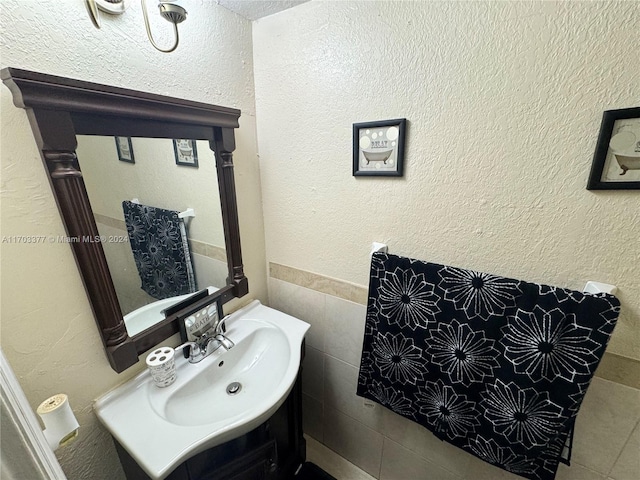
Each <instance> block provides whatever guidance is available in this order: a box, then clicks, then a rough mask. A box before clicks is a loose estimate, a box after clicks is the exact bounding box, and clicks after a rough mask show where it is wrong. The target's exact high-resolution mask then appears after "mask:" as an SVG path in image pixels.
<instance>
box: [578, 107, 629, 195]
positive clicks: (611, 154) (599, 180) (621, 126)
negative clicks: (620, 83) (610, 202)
mask: <svg viewBox="0 0 640 480" xmlns="http://www.w3.org/2000/svg"><path fill="white" fill-rule="evenodd" d="M611 189H624V190H628V189H640V107H634V108H624V109H621V110H607V111H606V112H604V114H603V116H602V124H601V126H600V136H599V137H598V143H597V145H596V152H595V155H594V157H593V164H592V165H591V173H590V175H589V182H588V183H587V190H611Z"/></svg>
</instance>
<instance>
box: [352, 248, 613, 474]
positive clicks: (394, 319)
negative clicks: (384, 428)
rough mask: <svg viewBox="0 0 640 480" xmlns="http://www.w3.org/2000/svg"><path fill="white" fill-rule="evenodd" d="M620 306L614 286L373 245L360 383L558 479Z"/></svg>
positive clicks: (452, 434) (401, 410) (514, 467)
mask: <svg viewBox="0 0 640 480" xmlns="http://www.w3.org/2000/svg"><path fill="white" fill-rule="evenodd" d="M619 311H620V303H619V301H618V300H617V299H616V298H615V297H614V296H612V295H608V294H596V295H592V294H585V293H581V292H577V291H573V290H566V289H562V288H557V287H551V286H547V285H537V284H533V283H527V282H523V281H518V280H513V279H510V278H503V277H498V276H495V275H489V274H486V273H480V272H475V271H472V270H464V269H461V268H454V267H449V266H443V265H437V264H434V263H426V262H421V261H418V260H412V259H409V258H404V257H399V256H395V255H387V254H384V253H376V254H374V256H373V259H372V262H371V277H370V284H369V300H368V305H367V318H366V329H365V335H364V345H363V353H362V360H361V365H360V375H359V380H358V390H357V393H358V395H360V396H362V397H366V398H369V399H371V400H374V401H376V402H378V403H380V404H381V405H383V406H385V407H387V408H389V409H391V410H393V411H394V412H396V413H398V414H400V415H403V416H404V417H406V418H409V419H411V420H413V421H415V422H417V423H419V424H420V425H422V426H424V427H426V428H427V429H429V430H430V431H431V432H433V433H434V434H435V435H436V436H438V437H439V438H440V439H442V440H445V441H447V442H449V443H452V444H453V445H456V446H458V447H460V448H462V449H464V450H466V451H467V452H469V453H471V454H473V455H475V456H477V457H479V458H481V459H482V460H485V461H487V462H489V463H491V464H493V465H496V466H498V467H500V468H502V469H504V470H508V471H510V472H512V473H515V474H518V475H521V476H523V477H525V478H530V479H537V480H552V479H553V478H554V477H555V473H556V470H557V468H558V462H559V461H560V457H561V454H562V450H563V447H564V445H565V442H566V441H567V439H568V436H569V433H570V431H571V429H572V427H573V423H574V420H575V416H576V414H577V412H578V408H579V407H580V403H581V402H582V399H583V397H584V394H585V393H586V390H587V387H588V385H589V383H590V381H591V378H592V376H593V374H594V372H595V370H596V367H597V366H598V363H599V362H600V359H601V358H602V355H603V354H604V351H605V348H606V345H607V342H608V340H609V337H610V335H611V333H612V331H613V328H614V326H615V323H616V320H617V317H618V314H619Z"/></svg>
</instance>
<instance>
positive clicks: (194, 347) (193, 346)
mask: <svg viewBox="0 0 640 480" xmlns="http://www.w3.org/2000/svg"><path fill="white" fill-rule="evenodd" d="M186 347H191V352H190V354H189V357H190V358H193V357H195V356H197V355H200V345H198V344H197V343H196V342H184V343H183V344H182V345H178V346H177V347H176V348H174V350H175V351H176V352H179V351H180V350H182V349H184V348H186Z"/></svg>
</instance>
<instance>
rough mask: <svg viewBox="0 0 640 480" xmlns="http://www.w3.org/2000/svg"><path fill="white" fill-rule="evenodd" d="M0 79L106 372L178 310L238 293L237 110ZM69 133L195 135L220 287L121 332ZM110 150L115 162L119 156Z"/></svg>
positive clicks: (16, 74) (14, 75)
mask: <svg viewBox="0 0 640 480" xmlns="http://www.w3.org/2000/svg"><path fill="white" fill-rule="evenodd" d="M1 78H2V81H3V82H4V84H5V85H6V86H7V87H8V88H9V90H11V92H12V95H13V102H14V105H16V106H17V107H19V108H23V109H25V110H26V112H27V116H28V118H29V122H30V124H31V128H32V130H33V134H34V137H35V140H36V143H37V145H38V148H39V150H40V153H41V156H42V160H43V162H44V166H45V169H46V170H47V172H48V176H49V181H50V184H51V188H52V190H53V195H54V198H55V200H56V203H57V205H58V209H59V211H60V214H61V216H62V220H63V223H64V226H65V229H66V232H67V235H68V238H70V239H75V240H76V241H71V242H69V244H70V246H71V248H72V250H73V253H74V256H75V259H76V263H77V265H78V269H79V271H80V275H81V277H82V281H83V283H84V286H85V289H86V292H87V296H88V298H89V302H90V304H91V308H92V310H93V314H94V317H95V320H96V324H97V326H98V330H99V332H100V336H101V338H102V341H103V344H104V347H105V352H106V355H107V358H108V359H109V363H110V364H111V366H112V368H113V369H114V370H115V371H117V372H122V371H123V370H125V369H126V368H128V367H130V366H131V365H133V364H135V363H136V362H137V361H138V356H139V355H140V354H141V353H143V352H145V351H146V350H148V349H149V348H151V347H153V346H154V345H157V344H158V343H160V342H161V341H163V340H164V339H166V338H168V337H170V336H171V335H173V334H175V333H177V332H178V331H179V328H178V320H177V318H178V317H179V316H181V315H184V314H185V313H186V311H187V310H193V309H194V308H198V307H200V306H205V305H208V304H210V303H211V302H213V301H215V300H218V299H220V301H221V302H222V303H226V302H228V301H229V300H231V299H232V298H235V297H241V296H243V295H246V294H247V293H248V281H247V278H246V276H245V275H244V269H243V263H242V252H241V248H240V229H239V224H238V211H237V201H236V191H235V181H234V171H233V151H234V150H235V137H234V129H235V128H238V126H239V125H238V118H239V117H240V111H239V110H237V109H233V108H227V107H220V106H215V105H209V104H205V103H200V102H193V101H188V100H182V99H176V98H171V97H166V96H162V95H155V94H151V93H145V92H139V91H135V90H129V89H124V88H119V87H112V86H107V85H100V84H96V83H90V82H85V81H80V80H74V79H69V78H64V77H58V76H53V75H47V74H42V73H37V72H31V71H27V70H20V69H15V68H5V69H3V70H2V71H1ZM79 136H107V137H128V138H131V137H133V138H134V139H135V138H147V139H168V140H175V139H189V140H192V141H194V145H195V141H200V143H202V142H201V141H205V142H208V147H209V149H210V150H211V151H212V152H213V155H214V156H215V172H216V173H217V185H216V182H215V179H213V178H212V179H211V185H210V189H211V190H213V191H215V190H216V189H217V190H218V192H219V200H220V214H221V224H222V229H223V233H224V252H226V264H227V267H228V268H227V270H228V277H227V278H226V282H225V284H224V285H222V286H220V287H219V288H218V289H217V290H216V291H215V292H213V293H211V294H209V295H208V296H206V297H205V298H202V299H201V300H199V301H198V302H197V303H194V304H193V305H191V306H190V307H187V308H185V309H183V310H181V311H179V312H176V313H174V314H172V315H170V316H168V317H166V318H165V319H164V320H162V321H161V322H159V323H157V324H155V325H153V326H151V327H149V328H147V329H145V330H143V331H142V332H140V333H137V334H135V335H133V336H129V334H128V333H127V329H126V327H125V322H124V318H123V312H122V308H121V306H120V303H119V300H118V296H117V294H116V288H115V286H114V282H113V280H112V276H111V273H110V270H109V264H108V262H107V259H106V256H105V250H104V248H103V245H102V242H101V241H100V238H101V237H100V233H99V230H98V227H97V225H96V218H95V216H94V213H93V211H92V206H91V203H90V200H89V195H88V193H87V189H86V185H85V180H84V178H83V173H82V170H81V164H82V158H80V159H78V158H77V156H76V151H77V150H78V137H79ZM117 141H118V140H116V142H117ZM185 143H186V142H185ZM129 145H131V144H129ZM205 145H206V143H205ZM114 149H115V144H114ZM118 154H119V155H120V156H121V160H122V159H123V157H122V152H121V151H119V152H118ZM176 155H177V153H176ZM189 158H190V157H187V160H189ZM191 158H192V157H191ZM131 159H132V156H131V155H130V154H126V155H125V156H124V160H125V161H128V160H131ZM177 163H180V162H177ZM201 164H202V160H201ZM196 166H197V163H196ZM179 168H185V167H179ZM186 168H187V169H188V170H193V169H189V167H186ZM160 188H170V187H169V186H163V187H160Z"/></svg>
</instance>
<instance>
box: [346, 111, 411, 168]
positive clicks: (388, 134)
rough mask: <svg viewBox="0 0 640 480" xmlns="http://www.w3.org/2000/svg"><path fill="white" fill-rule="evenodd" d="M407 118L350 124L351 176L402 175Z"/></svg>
mask: <svg viewBox="0 0 640 480" xmlns="http://www.w3.org/2000/svg"><path fill="white" fill-rule="evenodd" d="M406 126H407V119H406V118H398V119H395V120H382V121H378V122H364V123H354V124H353V175H354V176H356V177H360V176H376V177H377V176H385V177H401V176H402V175H403V167H404V141H405V130H406Z"/></svg>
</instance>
